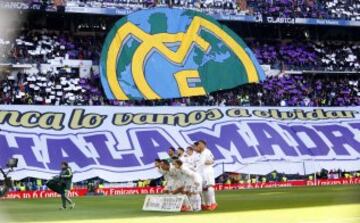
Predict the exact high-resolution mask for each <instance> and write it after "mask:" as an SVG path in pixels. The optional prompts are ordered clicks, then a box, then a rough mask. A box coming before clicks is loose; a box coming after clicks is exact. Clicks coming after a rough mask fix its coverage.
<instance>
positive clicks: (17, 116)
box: [0, 105, 360, 182]
mask: <svg viewBox="0 0 360 223" xmlns="http://www.w3.org/2000/svg"><path fill="white" fill-rule="evenodd" d="M359 112H360V107H347V108H345V107H344V108H342V107H337V108H267V107H252V108H245V107H221V108H219V107H114V106H101V107H100V106H99V107H96V106H88V107H71V106H68V107H67V106H63V107H55V106H15V105H11V106H6V105H1V106H0V128H1V131H0V166H5V163H6V161H7V160H8V159H9V158H10V157H17V158H19V167H18V168H17V169H15V172H14V173H13V174H12V177H13V178H14V179H22V178H25V177H35V178H43V179H48V178H51V177H52V176H54V175H55V174H58V172H59V168H60V163H61V162H62V161H68V162H69V163H70V166H71V167H72V169H73V171H74V181H75V182H77V181H81V180H86V179H89V178H93V177H100V178H102V179H104V180H106V181H110V182H124V181H132V180H138V179H151V178H157V177H159V176H160V175H159V173H158V171H157V170H156V169H155V168H154V159H156V158H167V150H168V148H169V147H175V148H177V147H184V148H185V147H187V146H188V145H191V144H192V143H193V142H195V141H197V140H199V139H203V140H205V141H206V142H207V144H208V148H209V149H210V150H211V151H212V153H213V154H214V156H215V159H216V163H215V172H216V176H219V175H220V174H221V173H222V172H223V171H229V172H239V173H250V174H267V173H269V172H271V171H273V170H276V171H278V172H281V173H288V174H297V173H299V174H310V173H314V172H316V171H319V170H320V169H321V168H326V169H329V170H330V169H342V170H346V171H352V170H360V160H359V159H360V114H359Z"/></svg>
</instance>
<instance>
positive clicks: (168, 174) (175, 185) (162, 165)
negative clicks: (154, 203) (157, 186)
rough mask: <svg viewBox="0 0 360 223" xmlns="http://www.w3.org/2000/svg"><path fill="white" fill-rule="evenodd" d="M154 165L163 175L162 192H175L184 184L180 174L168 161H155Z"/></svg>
mask: <svg viewBox="0 0 360 223" xmlns="http://www.w3.org/2000/svg"><path fill="white" fill-rule="evenodd" d="M155 166H156V167H157V168H158V170H159V172H160V174H161V175H163V176H164V179H165V181H166V185H165V187H164V191H163V193H177V191H181V187H183V186H184V185H183V181H182V178H181V174H180V172H179V171H178V170H177V169H175V167H173V166H172V165H171V164H170V163H169V161H167V160H161V161H160V162H159V161H155Z"/></svg>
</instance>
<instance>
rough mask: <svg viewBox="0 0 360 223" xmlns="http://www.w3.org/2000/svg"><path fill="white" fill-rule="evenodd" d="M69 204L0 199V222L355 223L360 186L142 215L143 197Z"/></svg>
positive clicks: (238, 196)
mask: <svg viewBox="0 0 360 223" xmlns="http://www.w3.org/2000/svg"><path fill="white" fill-rule="evenodd" d="M74 200H75V201H76V208H75V209H74V210H65V211H59V210H58V207H59V206H60V199H59V198H58V199H56V198H49V199H33V200H1V201H0V208H1V209H0V210H1V216H0V222H1V223H3V222H38V223H42V222H51V223H55V222H59V223H60V222H61V223H65V222H68V223H82V222H84V223H85V222H86V223H95V222H101V223H102V222H104V223H115V222H119V223H120V222H121V223H126V222H129V223H139V222H141V223H152V222H157V223H162V222H171V223H177V222H186V223H193V222H198V223H218V222H219V223H231V222H244V223H246V222H250V223H257V222H276V223H279V222H287V223H293V222H299V223H300V222H310V223H318V222H320V223H322V222H324V223H325V222H327V223H328V222H329V223H335V222H338V223H359V222H360V185H350V186H324V187H298V188H276V189H251V190H238V191H222V192H218V193H217V202H218V204H219V208H218V209H217V210H216V211H213V212H208V211H204V212H200V213H158V212H144V211H142V210H141V209H142V204H143V201H144V196H142V195H141V196H140V195H139V196H138V195H129V196H118V197H81V198H75V199H74Z"/></svg>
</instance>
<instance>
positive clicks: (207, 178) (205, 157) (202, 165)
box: [196, 148, 215, 187]
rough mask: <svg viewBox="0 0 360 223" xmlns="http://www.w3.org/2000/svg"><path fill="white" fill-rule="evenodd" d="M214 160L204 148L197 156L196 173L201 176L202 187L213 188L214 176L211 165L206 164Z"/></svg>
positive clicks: (210, 153)
mask: <svg viewBox="0 0 360 223" xmlns="http://www.w3.org/2000/svg"><path fill="white" fill-rule="evenodd" d="M214 161H215V158H214V155H213V154H212V152H211V151H210V150H209V149H208V148H205V149H204V151H202V152H201V153H200V154H199V160H198V161H197V165H196V171H197V172H198V173H199V174H200V175H201V177H202V180H203V187H208V186H214V185H215V176H214V168H213V165H212V164H211V165H207V164H206V163H208V162H214Z"/></svg>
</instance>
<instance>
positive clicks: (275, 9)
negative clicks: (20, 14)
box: [0, 0, 360, 24]
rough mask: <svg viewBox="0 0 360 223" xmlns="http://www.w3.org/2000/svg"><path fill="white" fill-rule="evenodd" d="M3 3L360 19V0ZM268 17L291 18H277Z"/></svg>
mask: <svg viewBox="0 0 360 223" xmlns="http://www.w3.org/2000/svg"><path fill="white" fill-rule="evenodd" d="M0 2H2V3H1V6H0V8H14V9H16V8H17V9H35V10H46V11H56V10H58V9H59V10H64V11H65V12H70V13H71V12H77V13H94V14H108V15H124V14H128V13H130V12H133V11H136V10H141V9H144V8H150V7H155V6H170V7H180V8H188V9H193V10H200V11H202V12H205V13H207V14H210V15H212V16H214V17H216V18H219V19H222V20H245V21H250V22H251V21H252V22H269V23H271V22H278V23H294V21H293V20H292V18H300V20H299V21H298V22H299V23H307V22H310V21H303V20H301V19H302V18H314V19H332V20H345V21H352V22H358V21H360V2H359V1H357V0H202V1H199V0H54V1H53V0H16V1H9V0H1V1H0ZM237 16H240V17H237ZM242 16H245V17H242ZM250 17H253V18H250ZM264 17H265V18H264ZM266 17H273V18H278V17H280V18H288V19H290V20H284V21H283V20H281V21H274V19H270V20H269V19H266ZM315 24H316V22H315ZM328 24H332V23H331V22H329V23H328ZM335 24H338V23H336V22H335ZM339 24H342V23H339ZM346 24H348V23H346ZM356 24H357V23H356Z"/></svg>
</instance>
